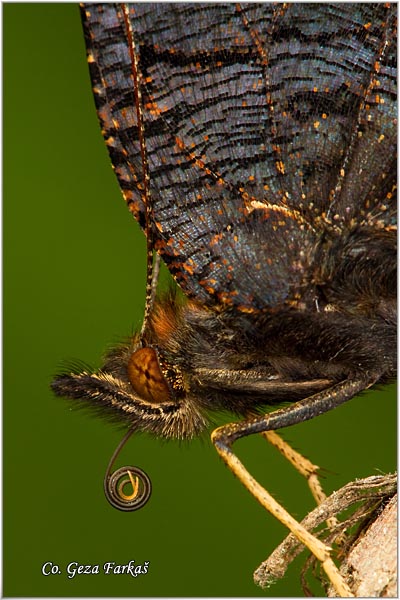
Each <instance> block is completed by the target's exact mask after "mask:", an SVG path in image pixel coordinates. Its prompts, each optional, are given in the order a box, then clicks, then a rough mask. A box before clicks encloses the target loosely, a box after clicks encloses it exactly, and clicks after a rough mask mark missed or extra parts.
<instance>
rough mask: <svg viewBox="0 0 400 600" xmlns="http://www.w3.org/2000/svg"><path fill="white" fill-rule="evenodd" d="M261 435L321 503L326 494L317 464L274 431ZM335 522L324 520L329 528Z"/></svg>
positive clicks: (331, 518)
mask: <svg viewBox="0 0 400 600" xmlns="http://www.w3.org/2000/svg"><path fill="white" fill-rule="evenodd" d="M261 435H262V436H263V437H264V438H265V439H266V440H267V442H269V443H270V444H271V445H272V446H274V448H276V449H277V450H278V451H279V452H280V453H281V454H282V456H284V457H285V458H286V460H288V461H289V462H290V463H291V464H292V465H293V466H294V468H295V469H296V471H298V472H299V473H300V475H302V476H303V477H305V478H306V480H307V483H308V487H309V488H310V491H311V493H312V495H313V498H314V500H315V502H316V503H317V505H319V504H322V502H324V500H326V494H325V492H324V490H323V489H322V485H321V482H320V480H319V477H318V471H319V466H318V465H314V464H313V463H312V462H311V461H310V460H308V458H306V457H305V456H303V455H302V454H300V452H297V450H295V449H294V448H292V446H291V445H290V444H288V442H286V441H285V440H284V439H283V438H281V436H280V435H278V434H277V433H276V431H264V432H262V433H261ZM337 522H338V521H337V519H336V518H335V517H330V518H329V519H327V521H326V523H327V525H328V527H329V528H330V529H333V528H334V527H335V526H336V525H337Z"/></svg>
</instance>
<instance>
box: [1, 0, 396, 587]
mask: <svg viewBox="0 0 400 600" xmlns="http://www.w3.org/2000/svg"><path fill="white" fill-rule="evenodd" d="M3 27H4V38H3V39H4V42H3V43H4V87H3V89H4V165H3V173H4V211H3V216H4V233H3V235H4V583H3V586H4V588H3V594H4V595H5V596H13V597H15V596H41V597H45V596H52V597H59V596H113V597H115V596H299V595H300V596H301V595H302V591H301V588H300V585H299V575H298V573H299V564H301V563H302V562H303V561H300V563H299V561H297V563H296V565H297V566H296V565H295V566H294V567H292V568H291V569H290V570H289V573H288V575H287V577H286V578H285V579H284V580H283V581H282V582H280V583H278V584H276V585H275V586H274V587H272V588H270V589H269V590H265V591H263V590H261V589H260V588H257V587H255V585H254V584H253V581H252V573H253V570H254V569H255V568H256V567H257V566H258V564H259V563H260V562H261V561H262V560H263V559H265V558H266V557H267V555H268V554H269V553H270V552H271V551H272V549H273V548H274V547H275V546H276V545H277V544H278V543H279V542H280V541H281V539H282V538H283V537H284V535H285V530H284V528H283V527H282V526H281V525H280V524H278V523H276V522H275V521H274V519H273V518H272V517H270V516H269V515H268V514H266V513H265V512H264V511H263V510H262V509H261V508H260V507H259V506H258V505H257V504H256V502H255V501H254V500H253V499H252V498H251V497H250V496H249V495H248V494H247V493H246V491H245V490H244V489H242V486H241V485H240V484H239V483H238V482H237V481H236V480H235V479H234V477H233V476H232V475H231V474H230V472H228V470H227V469H226V468H225V467H224V465H223V464H222V463H221V461H220V459H219V458H218V456H217V454H216V452H215V451H214V449H213V448H212V445H211V442H210V439H209V435H208V434H207V435H205V436H204V437H203V438H202V439H201V440H197V441H195V442H193V443H190V444H179V443H173V442H169V443H165V442H160V441H159V440H155V439H151V438H149V437H146V436H136V437H134V438H132V439H131V441H130V442H129V444H128V445H127V446H126V447H125V449H124V451H123V453H122V456H121V457H120V460H119V463H118V464H120V465H122V464H124V463H126V462H128V463H133V464H137V465H138V466H140V467H142V468H143V469H145V470H146V471H147V473H149V475H150V476H151V478H152V481H153V495H152V498H151V500H150V502H149V503H148V504H147V506H146V507H145V508H144V509H142V510H141V511H138V512H136V513H131V514H125V513H121V512H118V511H116V510H114V509H113V508H111V507H110V506H109V505H108V503H107V502H106V500H105V498H104V496H103V490H102V480H103V476H104V472H105V468H106V465H107V463H108V460H109V458H110V456H111V453H112V452H113V450H114V448H115V447H116V445H117V444H118V442H119V440H120V439H121V437H122V432H121V431H119V430H117V429H116V428H115V427H113V426H111V425H108V424H107V423H105V422H103V421H101V420H96V419H95V418H92V417H91V416H89V415H86V414H83V413H80V412H76V411H73V410H71V409H70V406H69V405H68V403H67V402H65V401H63V400H60V399H56V398H54V397H53V396H52V394H51V392H50V390H49V382H50V380H51V377H52V375H53V374H54V373H55V372H56V371H57V367H58V365H59V364H60V363H61V361H62V360H63V359H70V358H80V359H82V360H85V361H87V362H89V363H91V364H93V365H98V364H99V361H100V357H101V354H102V352H103V351H104V350H105V348H107V346H108V345H109V344H110V343H113V342H114V341H116V340H118V339H120V338H121V337H123V336H125V335H127V334H129V333H130V332H131V331H132V330H133V329H134V328H136V327H137V326H138V325H140V322H141V318H142V314H143V304H144V302H143V298H144V282H145V258H144V256H145V244H144V236H143V235H142V233H141V232H140V231H139V228H138V226H137V225H136V223H135V222H133V219H132V217H131V216H130V215H129V213H128V211H127V210H126V208H125V206H124V202H123V201H122V197H121V194H120V192H119V189H118V186H117V182H116V179H115V178H114V175H113V173H112V170H111V167H110V164H109V160H108V156H107V152H106V149H105V146H104V144H103V141H102V138H101V134H100V131H99V127H98V123H97V117H96V114H95V110H94V104H93V100H92V95H91V87H90V81H89V75H88V70H87V67H86V61H85V49H84V42H83V35H82V31H81V25H80V18H79V10H78V6H77V5H75V4H57V5H56V4H3ZM285 438H286V439H287V440H288V441H291V442H292V443H293V445H294V446H295V447H296V448H298V449H300V450H301V451H302V452H303V453H304V454H305V455H306V456H308V457H310V458H311V459H312V460H313V461H314V462H316V463H317V464H319V465H321V466H323V467H324V468H325V469H326V477H325V482H324V484H325V487H326V490H327V491H332V490H334V489H337V488H339V487H340V486H342V485H343V484H344V483H346V482H348V481H349V480H351V479H352V478H355V477H362V476H367V475H371V474H376V473H380V472H382V471H383V472H386V471H392V470H393V469H394V468H395V463H396V414H395V388H394V386H390V387H387V388H385V389H382V390H379V391H376V390H374V391H371V392H368V393H366V394H364V395H363V396H362V397H359V398H357V399H355V400H353V401H352V402H350V403H349V404H348V405H346V406H342V407H341V408H338V409H336V410H335V411H333V412H332V413H329V414H326V415H323V416H322V417H319V418H318V419H315V420H314V421H312V422H310V423H304V424H302V425H299V426H297V427H295V428H293V429H290V430H287V431H286V432H285ZM237 449H238V451H239V454H240V456H241V457H242V459H243V460H244V462H245V464H246V465H248V466H249V468H250V470H251V471H252V472H253V473H254V474H255V475H256V476H257V477H258V478H259V479H260V480H261V481H262V482H263V483H264V484H265V485H266V486H267V487H268V489H269V490H271V491H273V493H274V495H275V497H276V498H277V499H278V500H280V501H281V502H282V503H284V505H285V506H286V507H287V508H288V509H289V510H290V511H291V512H292V513H293V514H294V515H295V516H297V517H299V518H301V517H302V516H303V515H304V514H305V513H306V512H307V511H308V510H310V509H311V508H312V507H313V502H312V500H311V497H310V494H309V492H308V489H307V486H306V484H305V482H304V481H303V480H302V478H301V477H300V476H299V475H298V474H297V473H295V472H294V470H293V469H292V468H291V467H290V465H288V464H286V462H285V461H284V460H283V459H282V458H281V457H280V456H278V455H277V453H276V451H275V450H274V449H272V448H269V447H268V445H267V444H266V443H265V442H264V441H263V440H262V439H259V438H258V437H254V439H246V440H243V441H241V442H239V443H238V444H237ZM131 559H134V560H135V561H136V563H137V564H141V563H143V562H144V561H149V562H150V568H149V573H148V574H147V575H145V576H143V575H142V576H140V577H137V578H136V579H134V578H132V577H130V576H127V575H119V576H117V575H108V576H106V575H102V574H100V575H92V576H88V575H81V576H76V577H75V578H74V579H68V578H67V576H66V574H65V572H63V573H62V574H61V575H52V576H47V577H45V576H43V575H42V574H41V567H42V565H43V563H45V562H47V561H52V562H53V563H54V564H57V565H59V566H60V568H61V569H62V570H63V571H65V567H66V565H67V564H68V563H70V562H72V561H77V562H79V563H82V564H92V565H94V564H100V565H102V564H103V563H104V562H106V561H115V562H116V563H120V564H125V563H127V562H129V561H130V560H131ZM303 560H304V559H303Z"/></svg>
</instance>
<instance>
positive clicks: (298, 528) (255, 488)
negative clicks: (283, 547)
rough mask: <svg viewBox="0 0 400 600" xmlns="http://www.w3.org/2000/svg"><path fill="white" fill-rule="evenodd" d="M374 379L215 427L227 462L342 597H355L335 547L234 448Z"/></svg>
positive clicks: (343, 399)
mask: <svg viewBox="0 0 400 600" xmlns="http://www.w3.org/2000/svg"><path fill="white" fill-rule="evenodd" d="M376 380H377V377H376V378H374V379H373V380H369V381H366V380H365V379H361V378H360V379H351V380H346V381H343V382H341V383H338V384H336V385H334V386H332V387H331V388H329V389H327V390H323V391H321V392H319V393H317V394H314V395H313V396H310V397H309V398H305V399H303V400H300V401H299V402H296V403H295V404H292V405H291V406H288V407H286V408H283V409H279V410H276V411H274V412H273V413H270V414H267V415H265V416H260V417H254V418H252V419H249V420H247V421H242V422H239V423H230V424H228V425H224V426H222V427H219V428H218V429H215V430H214V431H213V433H212V436H211V438H212V441H213V443H214V445H215V447H216V449H217V451H218V453H219V455H220V456H221V458H222V459H223V460H224V462H225V463H226V465H227V466H228V467H229V469H230V470H231V471H232V472H233V473H234V474H235V475H236V477H237V478H238V479H239V480H240V481H241V482H242V483H243V485H244V486H245V487H246V488H247V489H248V490H249V492H250V493H251V494H252V495H253V496H254V497H255V498H256V499H257V500H258V502H259V503H260V504H261V505H262V506H263V507H264V508H265V509H266V510H268V511H269V512H270V513H271V514H272V515H273V516H274V517H276V518H277V519H278V520H279V521H280V522H281V523H282V524H283V525H285V526H286V527H288V529H289V530H290V531H291V532H292V533H293V534H294V535H295V536H296V537H297V539H299V540H300V541H301V542H302V543H303V544H304V545H305V546H306V547H307V548H308V549H309V550H310V551H311V552H312V553H313V554H314V556H315V557H316V558H317V559H318V560H319V561H320V562H321V565H322V568H323V569H324V570H325V572H326V574H327V576H328V577H329V579H330V581H331V582H332V584H333V586H334V587H335V589H336V591H337V593H338V594H339V596H341V597H352V596H353V594H352V592H351V590H350V588H349V586H348V585H347V583H346V582H345V581H344V579H343V577H342V576H341V575H340V573H339V570H338V568H337V567H336V565H335V563H334V562H333V560H332V558H331V548H330V547H328V546H327V545H326V544H324V543H323V542H321V541H320V540H319V539H318V538H316V537H315V536H314V535H312V534H311V533H310V532H309V531H307V530H306V529H305V528H304V527H303V526H302V525H300V524H299V523H298V522H297V521H296V520H295V519H294V518H293V517H292V516H291V515H290V514H289V513H288V512H287V511H286V510H285V509H284V508H283V507H282V506H281V505H280V504H279V503H278V502H276V500H275V499H274V498H273V497H272V496H271V495H270V494H269V493H268V492H267V491H266V490H265V489H264V488H263V487H262V486H261V485H260V484H259V483H258V482H257V481H256V480H255V479H254V478H253V477H252V476H251V474H250V473H249V472H248V471H247V469H246V468H245V467H244V465H243V464H242V463H241V462H240V460H239V459H238V458H237V456H236V455H235V454H234V452H233V451H232V448H231V446H232V444H233V443H234V442H235V441H236V440H237V439H239V438H241V437H245V436H247V435H251V434H253V433H262V432H266V431H272V430H275V429H280V428H282V427H288V426H290V425H295V424H296V423H300V422H302V421H307V420H309V419H312V418H314V417H316V416H318V415H320V414H323V413H325V412H327V411H328V410H331V409H332V408H335V407H336V406H339V405H340V404H343V403H344V402H347V401H348V400H350V398H352V397H353V396H355V395H356V394H358V393H359V392H361V391H363V390H365V389H366V388H368V387H370V386H371V385H373V384H374V383H375V381H376Z"/></svg>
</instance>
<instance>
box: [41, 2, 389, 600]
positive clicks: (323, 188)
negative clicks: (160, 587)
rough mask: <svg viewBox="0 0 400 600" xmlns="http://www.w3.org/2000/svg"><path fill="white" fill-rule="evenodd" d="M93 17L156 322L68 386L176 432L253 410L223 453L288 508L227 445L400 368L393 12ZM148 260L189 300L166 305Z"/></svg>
mask: <svg viewBox="0 0 400 600" xmlns="http://www.w3.org/2000/svg"><path fill="white" fill-rule="evenodd" d="M82 18H83V24H84V31H85V39H86V45H87V51H88V62H89V68H90V73H91V79H92V83H93V91H94V97H95V102H96V107H97V112H98V116H99V120H100V123H101V127H102V132H103V135H104V139H105V143H106V145H107V148H108V151H109V154H110V158H111V162H112V165H113V169H114V171H115V174H116V176H117V178H118V181H119V184H120V188H121V191H122V194H123V197H124V199H125V201H126V203H127V206H128V209H129V211H130V212H131V213H132V214H133V216H134V218H135V219H136V220H137V221H138V222H139V224H140V225H141V227H142V228H143V230H144V232H145V234H146V239H147V245H148V271H149V277H148V285H147V310H146V315H145V320H144V325H143V327H142V330H141V331H140V332H137V333H136V334H134V335H133V336H132V337H131V338H130V339H129V340H128V341H127V342H126V343H124V344H121V345H119V346H117V347H115V348H113V349H111V350H110V351H109V352H108V354H107V356H106V358H105V361H104V364H103V366H102V368H101V369H100V370H99V371H97V372H94V373H92V372H90V371H89V370H84V371H80V372H78V371H77V370H73V369H72V370H70V371H69V372H65V373H60V374H59V375H58V376H57V377H56V378H55V379H54V381H53V383H52V387H53V390H54V391H55V392H56V394H57V395H60V396H65V397H67V398H71V399H73V400H75V401H77V402H81V403H82V404H84V405H90V406H91V407H93V409H94V410H95V411H97V412H98V413H100V414H102V415H105V416H107V417H109V418H111V419H116V420H119V421H122V422H125V423H126V424H127V425H128V426H129V431H130V432H132V431H135V430H141V431H147V432H150V433H152V434H154V435H156V436H162V437H168V438H180V439H182V438H192V437H194V436H196V435H199V434H200V433H201V432H202V431H204V430H205V429H206V428H207V426H208V424H209V415H212V414H213V413H214V412H220V411H229V412H230V413H232V414H233V415H234V416H235V417H240V418H241V420H239V421H238V422H234V423H229V424H227V425H224V426H222V427H220V428H218V429H216V430H215V431H214V432H213V433H212V440H213V443H214V445H215V447H216V449H217V451H218V453H219V454H220V456H221V457H222V458H223V460H224V461H225V462H226V463H227V465H228V466H229V467H230V469H231V470H232V471H233V472H234V473H235V474H236V475H237V476H238V477H239V479H240V480H241V481H242V483H244V485H245V486H246V487H247V488H248V489H249V490H250V491H251V493H253V495H255V496H256V497H257V499H258V500H259V501H260V502H261V503H262V504H263V505H264V506H266V508H268V510H270V511H271V512H272V513H273V514H277V512H279V510H278V509H275V508H271V506H272V505H273V499H272V498H271V497H269V498H268V499H266V496H265V494H266V491H265V490H264V489H263V488H261V486H259V484H258V483H257V482H256V481H255V480H254V479H253V478H251V476H250V474H249V473H248V471H247V470H246V469H245V467H244V466H243V465H242V463H241V462H240V461H239V460H238V459H237V457H236V455H235V454H234V453H233V450H232V444H233V443H234V442H235V441H236V440H237V439H239V438H240V437H243V436H247V435H251V434H253V433H264V434H266V435H267V437H268V436H269V439H270V438H271V435H272V434H271V432H273V431H274V430H275V429H278V428H281V427H286V426H289V425H293V424H295V423H298V422H301V421H304V420H307V419H311V418H313V417H315V416H317V415H319V414H321V413H323V412H326V411H328V410H330V409H332V408H334V407H336V406H338V405H339V404H342V403H344V402H347V401H348V400H350V399H351V398H352V397H354V396H356V395H357V394H359V393H360V392H362V391H363V390H365V389H367V388H369V387H371V386H373V385H375V384H377V383H378V382H379V383H383V382H386V381H389V380H391V379H392V378H393V377H394V375H395V371H396V356H395V352H396V318H397V317H396V269H397V263H396V206H395V190H396V179H397V177H396V144H397V105H396V102H397V95H396V73H397V71H396V52H397V49H396V7H395V5H393V4H383V3H371V4H366V3H365V4H364V3H362V4H350V3H346V4H325V3H324V4H297V3H282V4H279V3H257V4H243V5H242V4H230V3H219V4H205V3H190V4H185V3H174V4H167V3H156V4H147V3H140V4H120V5H117V4H86V5H83V7H82ZM153 253H155V254H156V255H157V256H158V257H159V259H161V260H162V261H163V262H164V263H165V265H166V266H167V267H168V269H169V271H170V273H171V274H172V276H173V277H174V279H175V281H176V283H177V284H178V286H179V288H180V290H181V291H182V292H183V295H178V294H176V293H173V292H169V293H168V294H167V295H164V296H160V297H155V289H156V279H157V277H156V271H157V269H155V270H154V269H153V267H152V261H153ZM156 264H157V261H156ZM182 296H183V298H182ZM282 404H284V405H285V406H284V408H278V409H277V410H272V409H274V408H276V407H277V406H278V407H279V406H281V405H282ZM266 411H268V412H266ZM138 476H140V473H138ZM106 480H107V481H108V478H106ZM137 481H138V480H136V483H135V481H134V480H132V485H133V486H135V485H136V487H137ZM121 489H122V488H121V487H120V491H121ZM134 495H135V494H134ZM147 497H148V494H147ZM146 499H147V498H146ZM271 502H272V504H271ZM142 504H143V499H142V501H141V504H140V505H142ZM267 505H268V506H267ZM273 506H275V505H273ZM286 523H287V525H288V526H289V527H290V528H291V530H292V531H294V530H295V529H296V525H294V524H293V523H292V521H291V520H290V518H289V520H288V521H286ZM293 528H294V529H293ZM296 532H297V535H299V539H301V540H302V541H303V542H304V543H306V544H307V545H309V547H310V544H311V546H312V547H313V551H314V553H316V555H317V556H318V558H320V560H321V561H322V562H323V564H324V565H325V566H327V569H328V570H330V569H331V567H332V565H331V563H330V562H329V561H331V559H330V557H329V551H327V549H326V548H325V547H324V548H320V547H319V546H318V544H317V546H318V548H317V549H315V545H313V544H314V541H312V540H311V541H310V540H309V538H308V535H309V534H308V532H306V531H297V530H296ZM302 536H303V537H302ZM311 537H313V536H311ZM318 553H319V554H318ZM328 563H329V564H328ZM338 585H339V586H340V583H339V584H338ZM341 591H342V593H348V592H349V589H348V588H341Z"/></svg>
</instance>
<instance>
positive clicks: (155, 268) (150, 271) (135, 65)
mask: <svg viewBox="0 0 400 600" xmlns="http://www.w3.org/2000/svg"><path fill="white" fill-rule="evenodd" d="M121 8H122V13H123V18H124V22H125V29H126V35H127V40H128V48H129V54H130V58H131V67H132V79H133V91H134V98H135V109H136V116H137V125H138V138H139V145H140V155H141V163H142V180H143V192H142V201H143V204H144V207H145V228H144V230H145V234H146V241H147V245H146V262H147V275H146V305H145V310H144V317H143V324H142V329H141V332H140V337H141V340H142V341H143V339H144V337H145V333H146V329H147V325H148V321H149V317H150V314H151V311H152V309H153V304H154V300H155V296H156V291H157V283H158V275H159V270H160V257H159V256H158V255H156V258H155V260H154V237H153V229H152V225H151V217H152V206H151V194H150V172H149V163H148V160H147V149H146V141H145V134H144V120H143V102H142V92H141V87H140V77H139V61H138V50H137V46H136V43H135V38H134V35H133V30H132V24H131V21H130V18H129V5H128V4H121Z"/></svg>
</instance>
